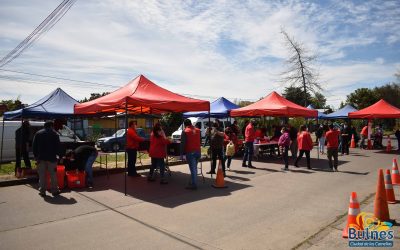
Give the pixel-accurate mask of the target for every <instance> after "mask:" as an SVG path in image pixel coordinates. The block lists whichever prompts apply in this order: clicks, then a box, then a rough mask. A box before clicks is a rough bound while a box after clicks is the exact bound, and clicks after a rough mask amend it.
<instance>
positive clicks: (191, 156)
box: [181, 119, 201, 190]
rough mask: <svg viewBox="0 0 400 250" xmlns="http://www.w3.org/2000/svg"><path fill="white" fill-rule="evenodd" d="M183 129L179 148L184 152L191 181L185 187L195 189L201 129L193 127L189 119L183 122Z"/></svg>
mask: <svg viewBox="0 0 400 250" xmlns="http://www.w3.org/2000/svg"><path fill="white" fill-rule="evenodd" d="M183 125H184V126H185V129H184V130H183V131H182V135H181V140H182V142H181V148H182V149H183V152H184V153H185V154H186V161H187V163H188V165H189V169H190V175H191V183H190V184H189V186H187V187H186V189H192V190H196V189H197V163H198V162H199V159H200V156H201V146H200V145H201V131H200V129H198V128H196V127H194V126H193V125H192V122H191V121H190V120H189V119H186V120H185V121H184V122H183Z"/></svg>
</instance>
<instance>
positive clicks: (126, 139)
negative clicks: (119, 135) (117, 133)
mask: <svg viewBox="0 0 400 250" xmlns="http://www.w3.org/2000/svg"><path fill="white" fill-rule="evenodd" d="M127 101H128V99H127V98H125V159H124V160H125V175H124V176H125V196H126V175H127V173H126V171H127V166H126V157H127V154H126V145H127V142H128V135H127V128H128V103H127Z"/></svg>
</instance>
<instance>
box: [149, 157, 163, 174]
mask: <svg viewBox="0 0 400 250" xmlns="http://www.w3.org/2000/svg"><path fill="white" fill-rule="evenodd" d="M157 167H159V168H160V177H161V179H164V172H165V162H164V158H153V157H152V158H151V166H150V172H149V178H151V179H152V178H153V173H154V170H155V169H157Z"/></svg>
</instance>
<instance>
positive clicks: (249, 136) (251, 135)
mask: <svg viewBox="0 0 400 250" xmlns="http://www.w3.org/2000/svg"><path fill="white" fill-rule="evenodd" d="M244 136H245V142H254V139H255V138H256V132H255V131H254V127H253V124H251V123H249V124H248V125H247V126H246V131H245V132H244Z"/></svg>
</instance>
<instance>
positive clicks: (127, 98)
mask: <svg viewBox="0 0 400 250" xmlns="http://www.w3.org/2000/svg"><path fill="white" fill-rule="evenodd" d="M209 110H210V102H209V101H203V100H197V99H193V98H188V97H185V96H182V95H178V94H175V93H173V92H171V91H168V90H166V89H164V88H161V87H160V86H158V85H156V84H155V83H153V82H152V81H150V80H149V79H147V78H146V77H144V76H143V75H140V76H138V77H136V78H135V79H133V80H132V81H130V82H129V83H128V84H127V85H125V86H123V87H122V88H119V89H117V90H116V91H114V92H112V93H110V94H108V95H106V96H103V97H100V98H97V99H95V100H92V101H89V102H85V103H81V104H75V106H74V113H75V114H76V115H94V114H106V113H117V112H125V134H126V128H127V127H128V113H129V114H160V113H168V112H188V111H209ZM115 158H116V159H117V157H115ZM125 195H126V157H125Z"/></svg>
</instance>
